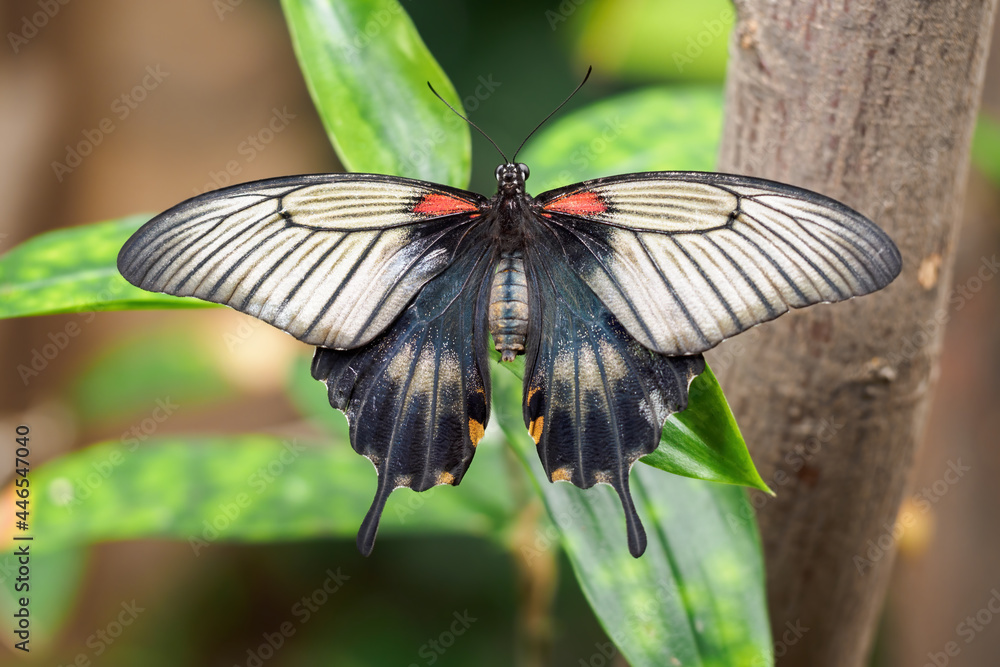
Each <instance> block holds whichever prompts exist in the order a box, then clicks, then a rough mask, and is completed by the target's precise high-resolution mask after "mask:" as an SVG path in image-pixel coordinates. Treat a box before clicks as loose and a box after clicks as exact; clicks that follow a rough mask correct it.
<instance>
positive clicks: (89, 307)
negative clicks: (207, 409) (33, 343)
mask: <svg viewBox="0 0 1000 667" xmlns="http://www.w3.org/2000/svg"><path fill="white" fill-rule="evenodd" d="M148 219H149V216H131V217H128V218H122V219H120V220H113V221H111V222H100V223H96V224H92V225H82V226H79V227H68V228H66V229H58V230H56V231H52V232H46V233H45V234H40V235H38V236H36V237H34V238H31V239H28V240H27V241H25V242H24V243H22V244H20V245H19V246H17V247H15V248H13V249H12V250H11V251H10V252H8V253H7V254H6V255H4V256H2V257H0V318H6V317H22V316H25V315H51V314H53V313H72V312H80V311H95V310H126V309H128V310H135V309H139V308H203V307H206V306H208V307H214V304H207V303H205V302H204V301H199V300H198V299H181V298H178V297H175V296H168V295H166V294H155V293H153V292H147V291H145V290H141V289H139V288H138V287H134V286H132V285H130V284H128V283H127V282H126V281H125V279H124V278H122V276H121V274H119V273H118V267H117V260H118V251H119V250H121V247H122V245H123V244H124V243H125V241H126V240H127V239H128V237H129V236H131V235H132V233H133V232H135V230H137V229H138V228H139V227H140V226H142V224H143V223H144V222H146V220H148Z"/></svg>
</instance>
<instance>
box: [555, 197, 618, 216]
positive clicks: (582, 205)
mask: <svg viewBox="0 0 1000 667" xmlns="http://www.w3.org/2000/svg"><path fill="white" fill-rule="evenodd" d="M544 208H545V210H546V211H555V212H557V213H567V214H569V215H584V216H586V215H596V214H598V213H604V212H605V211H607V210H608V207H607V205H606V204H605V203H604V201H603V200H602V199H601V198H600V197H599V196H598V195H597V193H596V192H587V191H585V192H577V193H576V194H572V195H569V196H568V197H560V198H559V199H556V200H555V201H553V202H549V203H548V204H546V205H545V207H544Z"/></svg>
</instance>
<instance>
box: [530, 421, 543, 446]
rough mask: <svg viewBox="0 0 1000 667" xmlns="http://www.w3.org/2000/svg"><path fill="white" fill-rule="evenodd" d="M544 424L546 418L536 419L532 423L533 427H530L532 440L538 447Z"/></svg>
mask: <svg viewBox="0 0 1000 667" xmlns="http://www.w3.org/2000/svg"><path fill="white" fill-rule="evenodd" d="M544 424H545V417H535V419H534V420H533V421H532V422H531V425H530V426H528V433H530V434H531V438H532V440H534V441H535V444H536V445H537V444H538V441H539V440H541V439H542V426H544Z"/></svg>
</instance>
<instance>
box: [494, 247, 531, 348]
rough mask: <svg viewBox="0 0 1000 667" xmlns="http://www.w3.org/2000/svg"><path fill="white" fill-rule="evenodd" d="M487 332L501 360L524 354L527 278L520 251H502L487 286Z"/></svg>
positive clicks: (526, 326) (526, 330)
mask: <svg viewBox="0 0 1000 667" xmlns="http://www.w3.org/2000/svg"><path fill="white" fill-rule="evenodd" d="M490 333H491V334H492V335H493V343H494V345H496V348H497V350H498V351H499V352H500V360H501V361H514V357H515V356H517V355H518V354H524V341H525V339H526V338H527V335H528V281H527V279H526V278H525V275H524V256H523V255H522V254H521V252H520V251H517V250H515V251H513V252H509V253H504V254H503V255H501V256H500V261H499V262H497V271H496V273H495V274H494V275H493V285H492V286H491V287H490Z"/></svg>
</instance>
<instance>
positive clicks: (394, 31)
mask: <svg viewBox="0 0 1000 667" xmlns="http://www.w3.org/2000/svg"><path fill="white" fill-rule="evenodd" d="M281 5H282V7H283V8H284V10H285V17H286V18H287V20H288V26H289V30H290V31H291V34H292V45H293V46H294V47H295V53H296V55H297V56H298V59H299V64H300V66H301V67H302V71H303V73H304V74H305V79H306V85H307V86H308V87H309V92H310V93H311V94H312V98H313V102H314V103H315V104H316V109H317V110H318V111H319V115H320V117H321V118H322V120H323V125H324V127H326V131H327V134H328V135H329V137H330V141H331V142H332V143H333V146H334V148H335V149H336V151H337V155H339V156H340V159H341V162H343V164H344V166H345V167H347V168H348V169H349V170H351V171H366V172H374V173H380V174H394V175H397V176H409V177H411V178H421V179H424V180H428V181H434V182H437V183H446V184H448V185H453V186H455V187H466V185H467V183H468V182H469V170H470V161H471V153H472V149H471V144H472V142H471V138H470V136H469V128H468V127H467V126H466V124H465V122H464V121H462V120H461V119H459V118H458V117H457V116H455V114H453V113H452V112H451V111H449V110H448V109H447V107H445V106H444V105H443V104H441V102H440V101H439V100H438V99H437V98H436V97H434V96H433V95H432V94H431V92H430V91H429V90H428V89H427V83H428V82H430V83H431V84H433V86H434V89H435V90H437V91H438V92H439V93H440V94H441V95H442V96H443V97H444V98H445V99H446V100H448V102H449V103H450V104H452V105H453V106H454V107H455V108H461V101H460V99H459V97H458V93H457V92H456V91H455V88H454V87H453V86H452V85H451V82H450V81H449V80H448V78H447V77H446V76H445V74H444V72H443V71H442V70H441V67H440V66H439V65H438V64H437V62H436V61H435V60H434V57H433V56H431V54H430V52H429V51H428V50H427V47H426V46H425V45H424V43H423V41H421V39H420V35H419V34H418V33H417V30H416V28H414V26H413V23H412V21H410V18H409V16H407V15H406V12H405V11H404V10H403V8H402V7H401V6H400V4H399V3H398V2H396V0H282V3H281Z"/></svg>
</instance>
